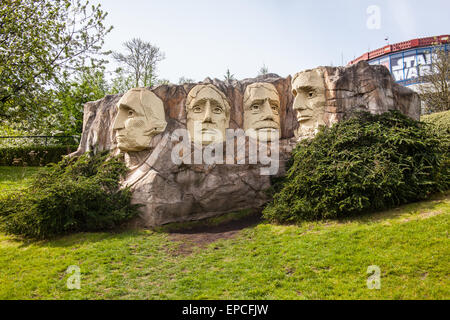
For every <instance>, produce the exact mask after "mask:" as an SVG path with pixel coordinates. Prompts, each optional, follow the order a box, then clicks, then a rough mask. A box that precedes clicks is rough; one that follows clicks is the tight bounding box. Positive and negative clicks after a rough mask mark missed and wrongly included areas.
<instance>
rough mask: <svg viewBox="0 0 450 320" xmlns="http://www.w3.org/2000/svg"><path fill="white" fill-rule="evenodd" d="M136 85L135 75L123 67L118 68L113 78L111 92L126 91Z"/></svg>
mask: <svg viewBox="0 0 450 320" xmlns="http://www.w3.org/2000/svg"><path fill="white" fill-rule="evenodd" d="M133 87H134V79H133V76H132V75H130V74H128V72H125V71H124V70H123V69H122V68H117V69H116V71H115V77H114V78H113V79H112V80H111V87H110V90H109V94H117V93H125V92H127V91H128V90H130V89H131V88H133Z"/></svg>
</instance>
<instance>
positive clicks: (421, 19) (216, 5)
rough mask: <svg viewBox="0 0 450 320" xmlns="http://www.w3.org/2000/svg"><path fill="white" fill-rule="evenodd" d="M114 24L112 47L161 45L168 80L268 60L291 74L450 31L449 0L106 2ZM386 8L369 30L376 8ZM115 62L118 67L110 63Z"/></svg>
mask: <svg viewBox="0 0 450 320" xmlns="http://www.w3.org/2000/svg"><path fill="white" fill-rule="evenodd" d="M97 2H100V3H101V4H102V7H103V9H105V10H106V11H107V12H108V13H109V15H108V18H107V22H108V23H109V24H110V25H113V26H114V29H113V31H112V32H111V33H110V34H109V35H108V37H107V39H106V43H105V49H108V50H114V51H121V50H122V46H121V45H122V43H123V42H125V41H127V40H130V39H131V38H133V37H139V38H141V39H143V40H145V41H149V42H151V43H152V44H154V45H156V46H158V47H160V48H161V50H162V51H164V52H165V54H166V59H165V60H164V61H162V62H160V64H159V68H158V69H159V70H158V74H159V77H160V78H164V79H168V80H170V81H171V82H174V83H176V82H177V81H178V79H179V78H180V77H182V76H184V77H188V78H192V79H194V80H196V81H201V80H203V79H204V78H206V77H208V76H209V77H211V78H214V77H217V78H223V75H224V74H225V71H226V69H227V68H229V69H230V71H231V73H233V74H234V75H235V77H236V78H237V79H243V78H248V77H254V76H256V75H257V73H258V70H259V69H260V68H261V66H262V65H263V64H265V65H266V66H267V67H268V68H269V71H270V72H274V73H277V74H279V75H280V76H287V75H289V74H293V73H295V72H298V71H301V70H304V69H308V68H313V67H316V66H319V65H331V64H333V65H335V66H336V65H341V64H342V57H343V59H344V64H346V63H347V62H348V61H349V60H352V59H353V58H354V57H358V56H360V55H361V54H363V53H365V52H366V51H367V50H368V49H370V50H374V49H377V48H379V47H382V46H384V45H385V44H386V41H385V40H384V39H385V38H386V36H387V37H389V42H390V43H395V42H400V41H405V40H410V39H413V38H418V37H427V36H435V35H441V34H448V33H450V22H449V21H450V19H449V12H450V1H448V0H426V1H423V0H422V1H417V0H385V1H373V0H372V1H365V0H362V1H361V0H335V1H331V0H330V1H328V0H316V1H300V0H279V1H275V0H241V1H238V0H221V1H215V0H210V1H206V0H190V1H189V0H187V1H186V0H185V1H182V0H127V1H123V0H106V1H97ZM373 5H376V6H378V8H379V9H380V20H379V21H380V24H379V27H380V28H379V29H369V28H368V27H367V21H368V19H369V18H371V16H370V15H369V14H367V8H368V7H369V6H373ZM110 68H113V65H111V66H110Z"/></svg>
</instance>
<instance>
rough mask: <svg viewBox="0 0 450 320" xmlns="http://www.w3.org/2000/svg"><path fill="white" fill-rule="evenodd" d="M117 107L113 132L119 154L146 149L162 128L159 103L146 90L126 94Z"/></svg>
mask: <svg viewBox="0 0 450 320" xmlns="http://www.w3.org/2000/svg"><path fill="white" fill-rule="evenodd" d="M117 107H118V109H119V111H118V113H117V116H116V119H115V120H114V125H113V130H114V132H115V135H116V139H117V144H118V148H119V149H120V150H121V151H124V152H129V151H141V150H145V149H147V148H148V147H149V144H150V141H151V139H152V137H153V136H155V135H157V134H159V133H161V132H163V131H164V130H165V128H166V125H167V122H166V120H165V114H164V106H163V102H162V101H161V99H159V98H158V97H157V96H156V95H155V94H154V93H153V92H151V91H150V90H147V89H144V88H135V89H131V90H129V91H128V92H127V93H125V94H124V95H123V97H122V98H121V99H120V100H119V102H118V104H117Z"/></svg>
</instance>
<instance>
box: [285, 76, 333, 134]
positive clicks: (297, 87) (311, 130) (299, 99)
mask: <svg viewBox="0 0 450 320" xmlns="http://www.w3.org/2000/svg"><path fill="white" fill-rule="evenodd" d="M292 93H293V94H294V97H295V98H294V106H293V107H294V110H295V111H297V120H298V122H299V125H300V126H299V128H298V131H297V132H296V137H297V138H300V139H301V138H304V137H312V136H314V135H315V134H316V133H317V130H318V128H319V126H321V125H325V123H324V120H323V116H324V112H325V103H326V98H325V83H324V78H323V74H322V72H321V71H320V70H318V69H314V70H308V71H303V72H299V73H297V74H296V75H295V76H294V78H293V80H292Z"/></svg>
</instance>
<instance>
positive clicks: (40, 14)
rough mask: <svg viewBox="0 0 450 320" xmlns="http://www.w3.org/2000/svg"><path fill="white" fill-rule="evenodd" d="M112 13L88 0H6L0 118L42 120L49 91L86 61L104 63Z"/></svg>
mask: <svg viewBox="0 0 450 320" xmlns="http://www.w3.org/2000/svg"><path fill="white" fill-rule="evenodd" d="M106 15H107V13H105V12H104V11H103V10H102V9H101V7H100V5H96V6H95V5H92V6H90V5H89V1H87V0H2V1H1V3H0V117H1V118H2V119H5V120H9V121H13V122H14V121H21V120H24V119H27V120H29V119H30V118H34V119H36V118H37V117H39V116H40V115H41V112H42V111H44V112H45V111H46V110H45V109H46V106H49V105H50V104H49V101H50V100H49V99H50V97H48V90H49V89H51V88H56V87H58V85H61V81H63V80H66V77H65V76H64V74H74V73H75V72H78V71H80V70H81V69H82V68H85V67H86V66H90V67H96V66H99V65H102V64H103V63H104V62H105V60H104V59H103V58H102V56H103V55H104V54H106V53H105V52H102V51H101V48H102V46H103V42H104V37H105V36H106V35H107V34H108V33H109V32H110V31H111V29H112V27H107V26H106V25H105V24H104V21H105V18H106Z"/></svg>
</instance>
